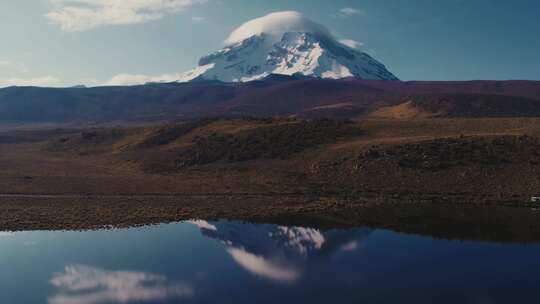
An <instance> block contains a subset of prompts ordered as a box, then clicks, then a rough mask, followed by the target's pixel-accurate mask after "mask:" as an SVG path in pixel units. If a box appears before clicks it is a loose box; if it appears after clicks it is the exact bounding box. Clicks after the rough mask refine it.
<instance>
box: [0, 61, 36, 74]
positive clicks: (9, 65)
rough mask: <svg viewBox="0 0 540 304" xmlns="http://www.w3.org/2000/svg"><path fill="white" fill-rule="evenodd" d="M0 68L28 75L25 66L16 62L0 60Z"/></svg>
mask: <svg viewBox="0 0 540 304" xmlns="http://www.w3.org/2000/svg"><path fill="white" fill-rule="evenodd" d="M0 68H4V69H7V70H8V71H16V72H18V73H28V72H29V69H28V67H27V66H26V64H24V63H21V62H16V61H12V60H7V59H0Z"/></svg>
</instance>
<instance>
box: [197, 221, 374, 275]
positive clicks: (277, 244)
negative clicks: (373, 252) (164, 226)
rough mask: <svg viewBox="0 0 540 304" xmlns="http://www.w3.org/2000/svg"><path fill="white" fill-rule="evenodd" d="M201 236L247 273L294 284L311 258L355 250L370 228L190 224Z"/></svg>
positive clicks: (226, 223) (230, 223)
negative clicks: (221, 247)
mask: <svg viewBox="0 0 540 304" xmlns="http://www.w3.org/2000/svg"><path fill="white" fill-rule="evenodd" d="M190 223H192V224H194V225H196V226H197V227H199V228H200V230H201V232H202V234H203V235H204V236H207V237H210V238H212V239H216V240H219V241H220V242H221V243H222V244H223V245H224V246H225V247H226V250H227V252H228V253H229V254H230V255H231V257H232V258H233V260H234V261H235V262H236V263H238V265H240V266H241V267H242V268H244V269H245V270H247V271H248V272H250V273H252V274H254V275H258V276H261V277H264V278H267V279H270V280H274V281H279V282H293V281H295V280H297V279H298V278H299V277H300V276H301V275H302V268H304V267H306V264H307V263H308V262H309V260H310V259H317V260H319V262H320V261H321V260H323V259H328V260H330V258H331V257H332V255H334V254H336V253H337V252H340V251H352V250H356V249H358V244H359V243H360V242H361V241H362V240H363V239H365V238H366V237H368V236H369V235H370V234H371V232H372V229H368V228H362V229H351V230H331V231H326V232H321V231H320V230H318V229H313V228H304V227H285V226H276V225H268V224H258V225H255V224H246V223H239V222H226V221H220V222H215V223H209V222H206V221H201V220H199V221H191V222H190Z"/></svg>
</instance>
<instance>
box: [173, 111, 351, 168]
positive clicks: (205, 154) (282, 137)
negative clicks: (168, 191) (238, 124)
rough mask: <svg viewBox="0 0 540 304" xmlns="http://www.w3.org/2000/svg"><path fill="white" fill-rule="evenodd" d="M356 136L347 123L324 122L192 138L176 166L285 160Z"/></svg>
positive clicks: (177, 160)
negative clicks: (218, 162)
mask: <svg viewBox="0 0 540 304" xmlns="http://www.w3.org/2000/svg"><path fill="white" fill-rule="evenodd" d="M360 134H361V131H360V129H359V127H358V126H355V125H354V124H353V123H351V122H343V121H333V120H326V119H323V120H312V121H292V122H288V123H278V124H273V125H270V126H265V127H260V128H256V129H252V130H246V131H242V132H238V133H236V134H223V133H221V134H220V133H213V134H211V135H210V136H205V137H196V138H195V140H194V144H193V145H191V146H189V147H187V148H185V149H182V150H180V152H179V153H178V156H177V159H176V166H177V167H178V168H183V167H190V166H194V165H204V164H209V163H213V162H217V161H225V162H241V161H248V160H254V159H261V158H262V159H286V158H288V157H289V156H291V155H292V154H295V153H300V152H302V151H305V150H306V149H309V148H313V147H317V146H319V145H322V144H327V143H332V142H336V141H337V140H339V139H343V138H347V137H351V136H358V135H360Z"/></svg>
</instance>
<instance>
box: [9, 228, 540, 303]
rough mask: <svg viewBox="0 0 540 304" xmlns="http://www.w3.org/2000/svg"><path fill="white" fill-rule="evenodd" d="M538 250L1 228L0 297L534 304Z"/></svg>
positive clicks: (358, 233)
mask: <svg viewBox="0 0 540 304" xmlns="http://www.w3.org/2000/svg"><path fill="white" fill-rule="evenodd" d="M539 284H540V246H539V245H536V244H532V245H531V244H529V245H523V244H497V243H488V242H472V241H447V240H436V239H433V238H430V237H424V236H418V235H406V234H398V233H394V232H391V231H385V230H372V229H368V228H358V229H351V230H326V231H322V230H317V229H311V228H302V227H285V226H277V225H257V224H246V223H240V222H229V221H216V222H205V221H193V222H185V223H179V224H168V225H161V226H154V227H148V228H140V229H128V230H114V231H92V232H20V233H0V303H2V304H18V303H23V304H32V303H49V304H108V303H121V304H127V303H217V302H219V303H294V304H298V303H538V301H540V295H539V293H538V290H539V289H538V286H539Z"/></svg>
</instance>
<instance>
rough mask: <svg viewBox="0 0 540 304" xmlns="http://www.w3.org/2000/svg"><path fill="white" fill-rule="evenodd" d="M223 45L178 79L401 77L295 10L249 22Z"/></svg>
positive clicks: (246, 79) (240, 79) (387, 78)
mask: <svg viewBox="0 0 540 304" xmlns="http://www.w3.org/2000/svg"><path fill="white" fill-rule="evenodd" d="M225 44H226V47H225V48H223V49H221V50H219V51H217V52H215V53H213V54H210V55H208V56H205V57H203V58H201V59H200V60H199V66H198V67H196V68H195V69H193V70H191V71H189V72H187V73H184V74H183V75H182V76H181V77H180V79H179V81H181V82H184V81H191V80H195V79H197V80H199V79H202V80H219V81H223V82H246V81H251V80H257V79H261V78H264V77H266V76H268V75H270V74H282V75H303V76H310V77H319V78H331V79H339V78H347V77H355V78H359V79H376V80H397V77H396V76H394V75H393V74H392V73H391V72H389V71H388V70H387V69H386V67H385V66H384V65H383V64H381V63H380V62H378V61H377V60H375V59H373V58H372V57H371V56H369V55H368V54H366V53H364V52H361V51H359V50H357V49H355V48H352V47H350V46H348V45H346V44H345V43H343V42H340V41H339V40H337V39H336V38H335V37H334V36H333V35H332V34H331V33H330V31H328V30H327V29H326V28H325V27H324V26H322V25H320V24H317V23H315V22H313V21H311V20H309V19H308V18H306V17H304V16H303V15H302V14H300V13H298V12H294V11H286V12H277V13H272V14H269V15H266V16H264V17H261V18H257V19H253V20H251V21H249V22H246V23H244V24H243V25H241V26H240V27H239V28H237V29H236V30H234V31H233V32H232V33H231V34H230V36H229V37H228V38H227V40H226V41H225Z"/></svg>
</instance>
